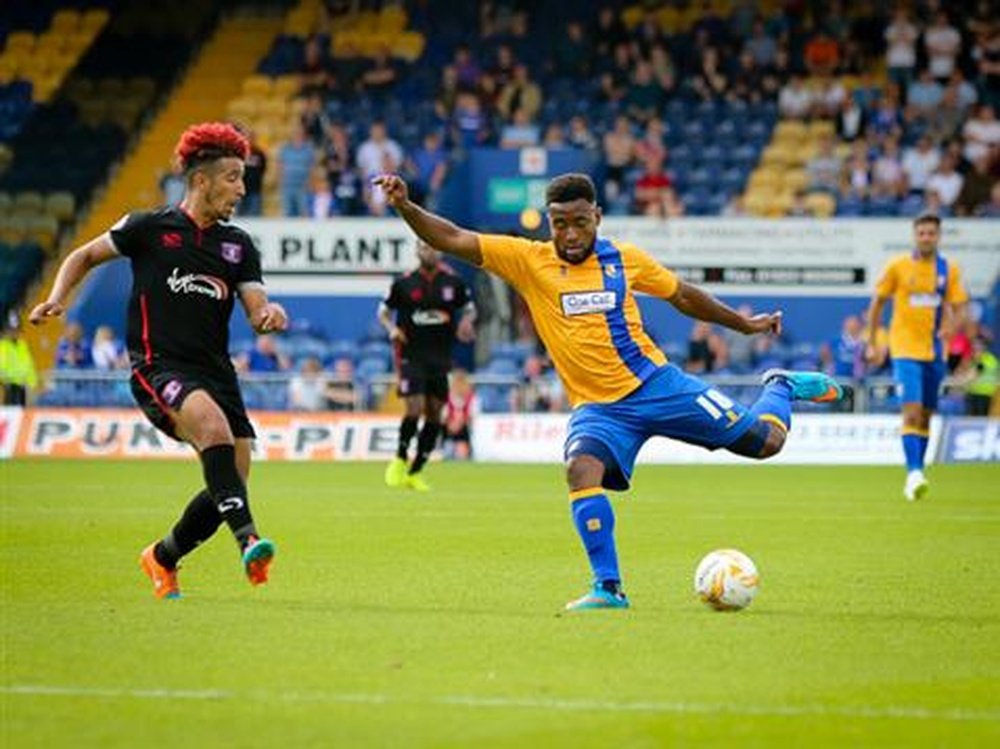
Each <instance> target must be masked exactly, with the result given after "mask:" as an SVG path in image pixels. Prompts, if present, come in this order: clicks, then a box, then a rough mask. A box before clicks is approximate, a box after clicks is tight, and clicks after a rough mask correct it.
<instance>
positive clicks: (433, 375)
mask: <svg viewBox="0 0 1000 749" xmlns="http://www.w3.org/2000/svg"><path fill="white" fill-rule="evenodd" d="M417 256H418V257H419V258H420V265H419V267H417V269H416V270H413V271H410V272H409V273H407V274H406V275H405V276H402V277H400V278H398V279H396V281H394V282H393V284H392V287H391V288H390V289H389V295H388V296H387V297H386V298H385V300H384V301H383V302H382V303H381V304H380V305H379V310H378V319H379V322H380V323H382V326H383V327H384V328H385V329H386V330H387V331H388V333H389V340H390V341H392V342H393V343H394V344H395V345H396V354H397V360H398V368H399V395H400V396H401V397H402V398H403V399H404V400H405V402H406V413H405V414H404V415H403V421H402V423H401V424H400V426H399V448H398V449H397V451H396V457H395V458H394V459H393V460H392V462H391V463H389V465H388V466H387V467H386V469H385V483H386V484H387V485H388V486H393V487H399V486H402V487H406V488H408V489H415V490H417V491H429V490H430V486H429V485H428V484H427V481H426V480H425V479H424V477H423V476H422V475H421V471H422V470H423V468H424V465H425V464H426V463H427V458H428V457H429V456H430V454H431V452H432V451H433V450H434V446H435V445H436V444H437V440H438V436H439V435H440V434H441V410H442V408H443V407H444V404H445V403H446V402H447V400H448V371H449V370H450V369H451V350H452V345H453V343H454V341H455V339H456V337H457V338H458V340H460V341H463V342H468V341H471V340H472V339H473V338H474V336H475V329H474V327H473V324H474V323H475V318H476V309H475V306H474V305H473V303H472V300H471V297H470V296H469V287H468V286H466V284H465V282H464V281H463V280H462V279H461V278H460V277H459V276H458V274H457V273H455V271H454V270H453V269H452V268H450V267H449V266H447V265H445V264H444V263H442V262H441V253H440V252H438V251H437V250H435V249H434V248H433V247H431V246H430V245H428V244H425V243H424V242H419V241H418V243H417ZM393 313H395V320H393ZM421 416H423V419H424V424H423V427H422V428H420V434H419V436H418V437H417V454H416V456H415V457H414V459H413V462H412V463H411V462H409V447H410V441H411V440H412V439H413V437H414V435H416V434H417V428H418V425H419V423H420V417H421Z"/></svg>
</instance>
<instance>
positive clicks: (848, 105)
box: [834, 96, 868, 143]
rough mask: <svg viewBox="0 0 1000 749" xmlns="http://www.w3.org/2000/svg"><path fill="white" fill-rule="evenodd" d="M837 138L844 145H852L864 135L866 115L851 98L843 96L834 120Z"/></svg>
mask: <svg viewBox="0 0 1000 749" xmlns="http://www.w3.org/2000/svg"><path fill="white" fill-rule="evenodd" d="M834 122H835V125H836V132H837V137H838V138H839V139H840V140H842V141H844V142H845V143H852V142H853V141H855V140H856V139H858V138H861V137H863V136H864V134H865V129H866V128H867V127H868V114H867V113H866V112H865V110H864V108H863V107H862V106H861V105H860V104H859V103H858V100H857V99H855V98H854V97H853V96H845V97H844V100H843V101H842V102H841V104H840V110H839V111H838V112H837V115H836V117H835V118H834Z"/></svg>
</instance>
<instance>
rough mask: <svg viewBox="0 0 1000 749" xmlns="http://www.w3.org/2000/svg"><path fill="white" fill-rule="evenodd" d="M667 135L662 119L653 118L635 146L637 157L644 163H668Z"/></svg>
mask: <svg viewBox="0 0 1000 749" xmlns="http://www.w3.org/2000/svg"><path fill="white" fill-rule="evenodd" d="M666 135H667V127H666V125H665V124H664V123H663V120H662V119H660V117H658V116H656V117H652V118H650V120H649V122H647V123H646V130H645V132H644V133H643V135H642V138H640V139H639V140H638V141H637V142H636V144H635V157H636V159H638V160H639V161H640V162H642V163H644V164H645V163H648V162H649V161H651V160H653V159H658V160H659V161H661V162H663V163H666V161H667V146H666V142H665V139H666Z"/></svg>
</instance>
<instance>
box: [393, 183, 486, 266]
mask: <svg viewBox="0 0 1000 749" xmlns="http://www.w3.org/2000/svg"><path fill="white" fill-rule="evenodd" d="M375 185H376V186H377V187H380V188H382V191H383V192H384V193H385V199H386V202H388V203H389V205H391V206H392V207H393V208H395V209H396V212H397V213H398V214H399V215H400V218H402V219H403V220H404V221H405V222H406V223H407V224H409V225H410V228H411V229H413V231H414V232H415V233H416V235H417V236H418V237H420V238H421V239H422V240H424V241H425V242H426V243H427V244H429V245H430V246H431V247H433V248H434V249H435V250H441V252H447V253H448V254H449V255H454V256H455V257H458V258H461V259H462V260H465V261H467V262H469V263H473V264H475V265H482V264H483V253H482V251H480V249H479V235H478V234H476V232H474V231H469V230H468V229H463V228H461V227H460V226H455V224H453V223H452V222H451V221H449V220H448V219H446V218H442V217H441V216H438V215H437V214H435V213H431V212H430V211H425V210H424V209H423V208H421V207H420V206H418V205H417V204H416V203H414V202H413V201H411V200H410V195H409V191H408V190H407V187H406V182H405V181H403V178H402V177H400V176H399V175H396V174H383V175H382V176H380V177H376V178H375Z"/></svg>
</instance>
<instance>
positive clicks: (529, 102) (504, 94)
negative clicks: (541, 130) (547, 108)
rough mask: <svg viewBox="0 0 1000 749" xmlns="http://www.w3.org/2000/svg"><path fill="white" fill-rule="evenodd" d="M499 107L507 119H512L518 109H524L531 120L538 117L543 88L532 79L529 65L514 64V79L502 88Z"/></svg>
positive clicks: (498, 101) (498, 102)
mask: <svg viewBox="0 0 1000 749" xmlns="http://www.w3.org/2000/svg"><path fill="white" fill-rule="evenodd" d="M497 109H498V110H499V112H500V114H501V115H502V116H503V117H504V119H506V120H512V119H513V118H514V112H516V111H517V110H518V109H523V110H524V111H525V114H527V116H528V120H529V121H531V122H534V121H535V119H536V118H537V117H538V113H539V112H540V111H541V109H542V90H541V88H539V86H538V84H537V83H535V82H534V81H533V80H532V79H531V75H530V73H529V72H528V66H527V65H523V64H520V63H519V64H517V65H515V66H514V77H513V79H512V80H511V81H510V82H509V83H508V84H507V85H506V86H504V87H503V88H502V89H501V90H500V97H499V99H498V100H497Z"/></svg>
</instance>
